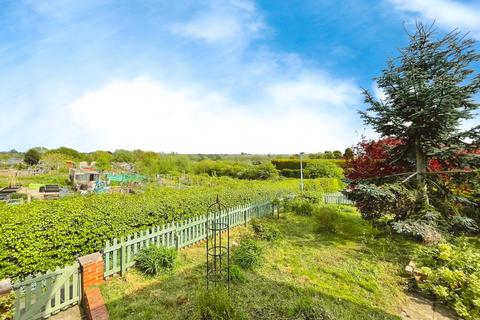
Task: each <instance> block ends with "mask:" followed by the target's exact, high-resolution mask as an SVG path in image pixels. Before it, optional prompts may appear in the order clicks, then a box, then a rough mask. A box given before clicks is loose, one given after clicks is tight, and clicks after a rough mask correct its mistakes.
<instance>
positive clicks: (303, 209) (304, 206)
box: [286, 197, 315, 216]
mask: <svg viewBox="0 0 480 320" xmlns="http://www.w3.org/2000/svg"><path fill="white" fill-rule="evenodd" d="M314 208H315V207H314V205H313V203H312V202H311V201H309V200H308V199H307V198H305V197H296V198H294V199H292V200H290V201H288V202H287V205H286V209H287V210H288V211H291V212H294V213H296V214H299V215H302V216H311V215H312V214H313V210H314Z"/></svg>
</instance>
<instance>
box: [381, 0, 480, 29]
mask: <svg viewBox="0 0 480 320" xmlns="http://www.w3.org/2000/svg"><path fill="white" fill-rule="evenodd" d="M389 1H390V2H391V3H393V5H394V6H395V8H396V9H398V10H401V11H406V12H411V13H416V14H419V15H420V17H421V18H423V19H428V20H435V22H436V23H437V24H438V25H439V26H441V27H443V28H445V29H448V30H450V29H455V28H460V29H461V30H463V31H470V32H472V35H473V36H474V37H476V38H480V5H479V4H478V2H477V3H476V4H473V3H472V4H468V3H460V2H458V1H452V0H389Z"/></svg>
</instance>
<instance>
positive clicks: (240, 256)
mask: <svg viewBox="0 0 480 320" xmlns="http://www.w3.org/2000/svg"><path fill="white" fill-rule="evenodd" d="M262 256H263V248H262V247H261V246H260V244H259V243H258V242H257V241H256V240H254V239H251V238H243V239H242V240H241V241H240V244H239V245H238V246H237V247H235V249H234V250H233V254H232V261H233V262H234V263H235V264H236V265H238V266H240V267H241V268H243V269H253V268H255V267H257V266H259V265H260V264H261V263H262Z"/></svg>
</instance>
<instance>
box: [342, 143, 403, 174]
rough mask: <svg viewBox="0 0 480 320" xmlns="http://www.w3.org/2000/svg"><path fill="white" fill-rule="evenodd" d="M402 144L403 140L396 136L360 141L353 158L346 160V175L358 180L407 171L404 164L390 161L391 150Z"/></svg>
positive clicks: (354, 149)
mask: <svg viewBox="0 0 480 320" xmlns="http://www.w3.org/2000/svg"><path fill="white" fill-rule="evenodd" d="M401 144H403V143H402V140H400V139H398V138H395V137H388V138H383V139H380V140H366V139H364V140H362V141H360V142H359V143H358V144H357V145H356V146H355V147H353V153H354V156H353V158H352V159H347V161H346V165H345V168H346V170H345V174H346V177H347V178H348V179H350V180H357V179H368V178H376V177H383V176H388V175H392V174H396V173H402V172H405V171H406V168H405V167H404V166H402V165H398V164H393V163H392V161H390V158H391V151H392V150H393V149H394V148H395V147H397V146H399V145H401Z"/></svg>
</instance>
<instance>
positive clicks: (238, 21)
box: [170, 0, 265, 43]
mask: <svg viewBox="0 0 480 320" xmlns="http://www.w3.org/2000/svg"><path fill="white" fill-rule="evenodd" d="M203 5H204V6H202V7H200V8H199V10H198V11H197V12H196V13H195V14H194V15H193V17H191V18H190V19H189V20H187V21H186V22H183V23H175V24H173V25H172V26H171V27H170V30H171V31H172V33H174V34H178V35H183V36H187V37H190V38H193V39H196V40H202V41H205V42H208V43H216V42H225V41H235V42H237V43H238V42H245V41H248V40H250V39H251V38H254V37H256V36H257V35H258V33H259V32H260V31H261V30H262V29H264V28H265V25H264V23H263V17H262V16H261V15H260V14H259V12H258V11H257V8H256V7H255V5H254V3H253V2H251V1H250V0H230V1H216V0H213V1H208V2H204V3H203Z"/></svg>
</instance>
